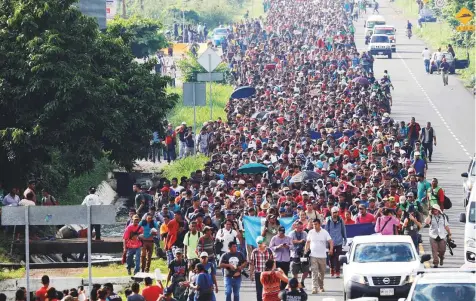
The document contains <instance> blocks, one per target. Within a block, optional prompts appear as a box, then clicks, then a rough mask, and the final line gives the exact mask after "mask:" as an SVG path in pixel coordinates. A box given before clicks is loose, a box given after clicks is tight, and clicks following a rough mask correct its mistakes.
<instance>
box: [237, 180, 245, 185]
mask: <svg viewBox="0 0 476 301" xmlns="http://www.w3.org/2000/svg"><path fill="white" fill-rule="evenodd" d="M238 184H239V185H245V184H246V182H245V180H239V181H238Z"/></svg>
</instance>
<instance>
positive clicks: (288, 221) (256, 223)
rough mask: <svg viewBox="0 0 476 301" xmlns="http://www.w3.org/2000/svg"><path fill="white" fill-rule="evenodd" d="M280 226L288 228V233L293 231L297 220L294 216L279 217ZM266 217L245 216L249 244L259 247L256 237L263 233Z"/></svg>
mask: <svg viewBox="0 0 476 301" xmlns="http://www.w3.org/2000/svg"><path fill="white" fill-rule="evenodd" d="M278 220H279V224H280V226H282V227H284V228H285V229H286V235H288V234H289V232H291V231H292V225H293V222H294V221H295V218H293V217H283V218H278ZM265 222H266V218H264V217H257V216H244V217H243V227H244V228H245V240H246V244H247V245H251V246H253V247H257V246H258V245H257V244H256V238H257V237H258V236H260V235H261V233H262V232H263V230H264V225H265Z"/></svg>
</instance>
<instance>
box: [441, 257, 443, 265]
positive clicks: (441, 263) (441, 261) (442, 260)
mask: <svg viewBox="0 0 476 301" xmlns="http://www.w3.org/2000/svg"><path fill="white" fill-rule="evenodd" d="M442 265H443V258H440V266H442Z"/></svg>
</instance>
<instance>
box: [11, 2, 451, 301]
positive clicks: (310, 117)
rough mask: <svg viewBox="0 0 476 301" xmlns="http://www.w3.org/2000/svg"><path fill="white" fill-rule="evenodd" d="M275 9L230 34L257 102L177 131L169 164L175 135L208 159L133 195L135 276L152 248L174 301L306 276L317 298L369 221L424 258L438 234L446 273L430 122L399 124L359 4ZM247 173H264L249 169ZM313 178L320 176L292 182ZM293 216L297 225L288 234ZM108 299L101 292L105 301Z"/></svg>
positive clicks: (283, 290)
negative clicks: (258, 225) (357, 31)
mask: <svg viewBox="0 0 476 301" xmlns="http://www.w3.org/2000/svg"><path fill="white" fill-rule="evenodd" d="M267 3H268V4H267V5H268V7H267V9H268V14H267V17H266V19H265V20H264V19H247V20H243V21H241V22H239V23H235V24H233V25H231V26H229V35H228V36H227V38H226V42H225V43H222V48H223V57H224V59H225V60H226V61H227V63H228V64H229V66H230V69H231V70H232V73H233V75H234V77H235V82H236V83H237V86H252V87H254V88H255V90H256V92H255V94H254V95H253V96H251V97H249V98H244V99H231V100H230V101H229V102H228V104H227V106H226V113H227V121H226V122H225V121H222V120H221V119H219V120H216V121H210V122H206V123H204V124H203V127H202V128H201V130H200V133H199V134H197V136H198V137H196V138H195V139H194V138H193V136H192V135H193V133H192V132H191V129H190V127H188V126H187V125H186V124H182V125H180V126H179V127H177V128H175V129H174V128H173V125H171V124H170V125H169V126H168V128H167V131H166V137H165V139H164V143H165V147H166V149H165V151H164V153H165V154H166V158H167V160H168V161H169V162H170V161H171V160H174V159H175V149H176V143H177V139H178V149H179V157H184V156H186V155H188V154H192V153H194V152H195V151H198V152H200V153H204V154H206V155H208V156H210V158H211V160H210V161H209V162H208V163H207V164H206V166H205V167H204V169H203V170H197V171H195V172H193V173H192V174H191V175H190V176H184V177H182V178H181V179H177V178H174V179H161V180H160V182H159V184H158V185H157V186H156V187H153V188H151V189H147V188H145V187H142V186H141V185H140V184H135V185H134V192H135V206H134V208H132V209H131V210H130V219H129V220H128V222H127V225H126V228H125V231H124V236H123V238H124V263H125V264H126V269H127V271H128V272H129V274H133V273H134V274H135V273H138V272H140V271H142V272H149V269H150V263H151V258H152V254H153V251H154V248H155V249H156V251H157V253H158V255H160V256H162V255H163V256H164V257H165V258H166V259H167V263H168V269H169V272H168V275H167V279H166V283H165V287H164V288H161V289H163V294H165V296H166V299H164V300H174V299H176V300H181V301H182V300H183V301H184V300H215V298H216V297H215V293H217V292H218V291H219V289H220V288H219V286H218V283H217V277H216V276H217V274H218V273H219V274H221V275H223V277H224V291H225V295H226V301H231V300H232V299H233V300H234V301H238V300H239V299H240V287H241V282H242V278H243V277H249V278H250V280H252V281H254V282H255V285H256V292H257V296H256V297H257V300H260V301H261V300H264V301H272V300H306V299H307V292H306V290H304V288H305V284H304V280H305V279H306V278H307V277H308V276H309V274H310V275H311V278H312V287H311V290H310V293H311V294H317V293H321V292H324V291H325V287H324V275H325V274H326V273H327V266H328V265H329V272H330V275H331V277H340V272H341V267H340V264H339V260H338V257H339V255H340V254H342V248H343V247H344V246H345V245H346V241H347V235H346V231H345V229H346V227H345V226H346V225H350V224H364V223H369V224H370V223H373V224H374V229H375V232H377V233H380V234H382V235H398V234H400V235H410V236H411V237H412V239H413V241H414V243H415V246H416V249H417V250H419V248H418V245H419V242H420V240H421V235H420V231H421V230H422V229H423V227H424V225H425V224H426V225H428V226H429V234H430V235H429V236H430V242H431V246H432V253H433V265H434V266H435V267H438V266H439V265H440V266H441V265H443V260H444V254H445V247H446V244H445V243H442V242H441V241H445V239H446V238H447V236H448V237H450V236H451V231H450V228H449V225H448V220H447V219H446V218H445V216H444V210H445V209H448V208H449V207H450V200H449V199H448V197H447V196H445V193H444V190H443V189H442V188H441V187H440V186H439V184H438V180H437V179H436V178H433V179H432V180H431V181H427V173H428V169H429V167H430V166H431V164H430V163H431V161H432V156H433V147H434V146H436V133H435V131H434V129H433V128H432V126H431V123H430V122H427V124H426V126H424V127H421V126H420V124H419V123H418V122H417V121H416V120H415V118H412V119H411V120H410V121H408V122H407V121H405V120H402V121H396V120H394V119H393V118H392V117H391V116H390V112H391V104H392V99H391V91H390V88H389V87H393V86H392V85H391V79H390V76H389V74H388V72H385V73H384V74H383V75H382V77H381V79H378V77H377V75H375V74H374V73H373V71H374V70H373V64H374V59H373V57H372V55H371V54H369V53H366V52H365V51H364V52H362V53H359V52H358V51H357V49H356V46H355V43H354V27H353V17H352V16H353V10H354V9H358V7H359V6H355V8H354V5H349V3H347V2H346V1H332V0H314V1H284V0H274V1H269V2H267ZM377 63H378V62H377ZM397 88H398V87H397ZM189 142H190V143H192V144H191V145H190V144H189ZM193 143H196V144H193ZM249 163H260V164H262V165H264V166H265V167H266V168H267V170H266V171H263V172H260V173H256V174H242V173H240V171H239V169H240V167H242V166H244V165H246V164H249ZM306 172H309V173H310V174H314V175H317V176H314V177H313V178H311V179H308V180H302V181H299V182H296V181H291V178H293V177H294V176H297V175H299V174H302V173H306ZM92 194H94V192H93V193H92ZM11 196H12V198H15V193H14V192H13V195H11ZM26 198H27V199H31V201H33V202H34V201H35V200H34V199H32V197H31V196H30V197H28V194H27V195H26ZM9 200H10V198H8V199H7V198H4V200H3V202H4V203H5V202H9ZM85 202H86V200H85ZM93 202H95V201H94V200H93ZM245 215H248V216H257V217H262V218H264V219H265V220H266V221H265V223H264V228H263V232H262V233H261V236H259V237H258V238H257V239H256V244H257V246H258V247H256V248H255V247H252V246H251V244H249V242H248V243H247V242H246V240H245V239H244V237H245V236H244V227H243V217H244V216H245ZM282 217H294V218H295V220H296V221H295V222H294V224H293V229H292V231H291V232H290V233H286V229H285V228H284V227H282V226H281V225H280V222H279V218H282ZM441 221H442V222H441ZM99 230H100V228H99ZM96 232H98V229H96ZM161 243H162V244H163V253H164V254H162V252H161V251H162V248H161ZM288 277H290V278H288ZM108 291H109V294H112V291H113V290H112V287H111V288H108V287H107V286H105V288H102V289H101V288H99V289H98V290H97V296H98V299H99V300H103V299H107V298H108V297H107V292H108ZM48 292H49V290H48V291H47V292H46V293H48ZM70 294H71V292H70ZM134 295H140V294H139V293H138V287H137V285H135V288H133V294H132V296H134ZM172 296H173V297H172ZM129 298H131V300H129ZM167 298H168V299H167ZM48 299H49V298H48ZM139 299H140V300H142V299H141V298H140V297H128V300H129V301H138V300H139ZM109 300H110V301H111V297H109ZM146 300H147V301H149V300H148V299H146ZM160 300H162V299H160ZM41 301H43V300H41ZM151 301H152V300H151ZM153 301H155V300H153Z"/></svg>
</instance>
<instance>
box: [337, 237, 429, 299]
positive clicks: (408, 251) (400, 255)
mask: <svg viewBox="0 0 476 301" xmlns="http://www.w3.org/2000/svg"><path fill="white" fill-rule="evenodd" d="M430 259H431V256H430V255H428V254H425V255H422V256H421V257H419V256H418V253H417V250H416V249H415V245H414V244H413V241H412V239H411V237H410V236H408V235H366V236H356V237H354V238H353V240H352V245H351V247H350V250H349V252H347V254H346V255H341V256H339V260H340V262H341V263H342V264H343V283H344V300H347V299H354V298H359V297H363V296H365V297H391V298H397V297H406V296H408V292H409V291H410V287H411V285H412V282H413V279H414V277H415V276H416V274H417V271H418V270H419V269H422V268H423V262H425V261H428V260H430Z"/></svg>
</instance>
